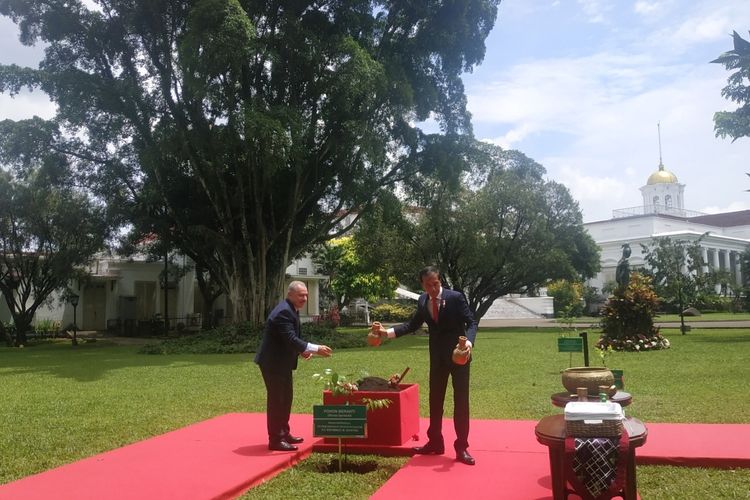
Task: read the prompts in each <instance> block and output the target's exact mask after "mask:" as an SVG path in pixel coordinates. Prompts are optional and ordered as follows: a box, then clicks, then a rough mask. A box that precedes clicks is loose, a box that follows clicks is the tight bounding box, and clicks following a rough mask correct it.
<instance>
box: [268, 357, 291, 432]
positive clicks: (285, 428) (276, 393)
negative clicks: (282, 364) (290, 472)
mask: <svg viewBox="0 0 750 500" xmlns="http://www.w3.org/2000/svg"><path fill="white" fill-rule="evenodd" d="M260 373H261V374H262V375H263V382H265V384H266V425H267V427H268V442H269V443H278V442H279V441H281V440H282V439H284V438H286V436H288V435H289V415H290V414H291V412H292V399H293V397H294V383H293V380H292V371H291V370H289V371H281V372H279V371H278V368H277V369H276V370H270V369H268V367H264V366H262V365H261V367H260Z"/></svg>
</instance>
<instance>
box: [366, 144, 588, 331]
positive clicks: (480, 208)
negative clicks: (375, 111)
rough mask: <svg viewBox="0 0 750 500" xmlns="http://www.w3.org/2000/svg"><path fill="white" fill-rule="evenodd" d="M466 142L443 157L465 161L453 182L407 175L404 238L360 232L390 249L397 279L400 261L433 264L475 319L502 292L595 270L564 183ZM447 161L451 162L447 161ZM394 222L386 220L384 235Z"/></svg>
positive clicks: (519, 156) (513, 154)
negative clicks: (413, 208) (409, 207)
mask: <svg viewBox="0 0 750 500" xmlns="http://www.w3.org/2000/svg"><path fill="white" fill-rule="evenodd" d="M467 146H469V147H466V148H465V150H464V151H465V154H464V155H453V154H452V155H448V158H456V157H457V156H458V157H462V158H463V159H464V160H465V161H466V163H467V166H466V167H460V168H459V170H464V169H465V170H466V173H465V174H463V175H462V176H460V177H459V178H460V179H461V180H460V182H458V183H455V182H451V179H453V176H451V175H447V174H446V170H443V172H442V173H443V176H444V177H442V178H441V177H440V172H438V173H437V174H438V175H429V176H427V175H425V176H416V177H415V178H414V179H413V182H412V183H411V187H412V189H411V191H410V194H411V197H410V199H409V201H410V202H412V203H416V204H417V206H418V207H421V209H420V210H418V212H417V213H416V214H414V215H412V216H410V217H407V218H406V222H408V221H409V219H411V221H412V223H411V229H410V230H409V231H403V232H401V233H400V234H402V235H408V236H406V239H404V240H401V241H398V240H396V239H391V240H387V239H383V240H379V238H378V236H377V232H376V231H370V232H369V233H366V234H370V235H371V240H370V242H369V244H368V246H370V247H372V248H379V247H378V245H380V246H384V247H390V248H392V249H396V252H397V254H396V256H395V262H394V264H393V266H394V268H395V269H401V270H402V272H394V274H395V275H397V276H399V277H400V278H401V277H402V276H403V271H404V270H403V267H402V265H403V263H410V264H412V263H413V262H415V261H417V262H421V265H424V264H436V265H437V266H438V267H440V269H441V271H442V273H443V278H444V280H445V283H446V285H448V286H450V287H451V288H453V289H455V290H459V291H462V292H464V293H465V294H466V296H467V299H468V302H469V307H470V308H471V310H472V311H473V312H474V313H475V314H476V317H477V318H481V317H482V316H484V314H485V313H486V312H487V310H488V309H489V308H490V306H491V305H492V303H493V302H494V301H495V299H497V298H499V297H501V296H503V295H507V294H509V293H519V292H527V293H533V292H535V291H536V290H537V289H538V288H540V287H541V286H544V285H545V284H546V283H547V282H549V281H550V280H554V279H570V280H580V279H586V278H589V277H591V276H593V275H594V274H595V273H596V272H597V271H598V269H599V249H598V247H597V245H596V243H595V242H594V241H593V239H592V238H591V237H590V236H589V235H588V233H587V232H586V230H585V229H584V227H583V222H582V217H581V212H580V209H579V208H578V205H577V203H576V202H575V201H574V200H573V199H572V197H571V196H570V193H569V192H568V190H567V189H566V188H565V187H564V186H562V185H560V184H558V183H556V182H552V181H547V180H545V179H544V174H545V170H544V167H542V166H541V165H539V164H538V163H536V162H535V161H533V160H532V159H530V158H528V157H526V156H525V155H524V154H523V153H520V152H519V151H513V150H509V151H506V150H503V149H501V148H498V147H495V146H491V145H488V144H482V143H474V144H471V145H467ZM450 163H452V164H453V165H454V167H455V160H452V162H448V164H450ZM447 168H448V165H446V169H447ZM402 224H404V220H403V219H401V220H400V221H399V222H398V223H397V224H391V225H390V226H391V229H392V230H391V232H389V233H388V234H391V235H393V228H398V227H400V226H401V225H402ZM384 225H387V224H384ZM358 234H359V233H358ZM364 236H365V234H363V235H362V237H364ZM410 274H411V275H412V276H414V275H415V274H416V269H414V268H412V269H411V271H410ZM411 284H412V285H413V284H414V283H413V282H412V283H411Z"/></svg>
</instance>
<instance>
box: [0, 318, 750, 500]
mask: <svg viewBox="0 0 750 500" xmlns="http://www.w3.org/2000/svg"><path fill="white" fill-rule="evenodd" d="M560 331H561V330H560V329H518V328H515V329H486V330H485V329H482V330H481V331H480V333H479V335H478V340H477V345H476V350H475V352H474V359H475V361H474V364H473V365H472V395H471V396H472V417H473V418H495V419H508V418H511V419H539V418H541V417H543V416H545V415H549V414H550V413H552V412H554V411H556V410H554V409H553V407H552V406H551V404H550V399H549V396H550V394H551V393H553V392H559V391H561V390H563V388H562V385H561V384H560V371H561V370H562V369H564V368H567V367H568V366H571V365H572V366H579V365H582V364H583V357H582V355H581V354H580V353H575V354H573V355H572V356H571V355H569V354H564V353H558V352H557V350H556V338H557V337H558V335H559V333H560ZM364 332H365V330H364V329H362V330H361V334H362V335H364ZM663 333H664V334H665V335H666V336H667V337H668V338H669V339H670V340H671V341H672V346H673V347H672V349H669V350H666V351H657V352H649V353H615V354H613V355H612V356H611V358H610V359H609V360H608V365H609V366H610V368H621V369H623V370H624V373H625V375H624V377H625V386H626V390H628V391H629V392H631V393H632V394H633V395H634V400H633V404H632V405H631V406H629V407H628V408H626V413H627V414H628V415H631V416H635V417H637V418H640V419H641V420H643V421H644V422H646V423H648V422H704V423H721V422H725V423H748V421H749V420H750V417H748V415H750V400H749V398H747V389H746V382H747V380H748V377H749V376H750V368H748V365H747V361H746V360H747V355H748V352H750V351H749V349H750V330H746V329H700V328H695V329H694V330H693V331H692V332H690V333H689V334H688V335H680V334H679V332H678V331H677V330H676V329H665V330H664V331H663ZM596 338H597V335H596V333H595V332H591V334H590V335H589V343H590V344H592V345H593V343H594V342H595V341H596ZM591 353H592V365H593V364H596V363H597V362H598V358H597V357H596V355H595V354H596V353H595V351H594V350H592V351H591ZM427 363H428V359H427V338H426V337H424V336H407V337H404V338H401V339H398V340H396V341H388V342H386V343H384V344H383V345H382V346H381V347H379V348H356V349H347V350H338V351H336V352H335V353H334V357H333V358H331V359H329V360H327V359H314V360H311V361H309V362H302V363H300V367H299V369H298V370H297V373H296V375H295V400H294V407H293V411H294V412H297V413H309V412H310V411H311V410H310V407H311V406H312V405H313V404H317V403H319V402H320V400H321V387H320V386H319V385H318V384H317V383H316V382H314V381H313V380H312V374H313V373H315V372H318V371H320V370H322V369H324V368H326V367H330V368H334V369H336V370H337V371H339V372H340V373H357V372H358V371H359V370H360V369H362V368H365V369H367V370H368V371H369V372H370V374H371V375H374V376H379V377H383V378H387V377H388V376H390V375H391V374H393V373H397V372H398V373H400V372H401V371H403V369H404V368H405V367H406V366H409V367H410V368H411V371H410V372H409V374H408V375H407V378H406V382H412V383H418V384H420V386H421V388H426V387H427ZM0 384H2V390H0V421H2V422H3V423H4V425H3V426H2V430H0V457H2V467H0V483H5V482H8V481H12V480H14V479H18V478H21V477H24V476H27V475H30V474H33V473H36V472H40V471H43V470H46V469H49V468H52V467H56V466H59V465H62V464H64V463H68V462H71V461H74V460H78V459H81V458H84V457H88V456H91V455H94V454H96V453H100V452H102V451H106V450H109V449H113V448H117V447H119V446H122V445H125V444H128V443H132V442H135V441H139V440H141V439H145V438H148V437H150V436H154V435H157V434H161V433H164V432H167V431H169V430H172V429H176V428H180V427H183V426H185V425H188V424H190V423H193V422H198V421H201V420H205V419H207V418H210V417H212V416H215V415H220V414H224V413H227V412H263V411H264V408H265V391H264V386H263V382H262V380H261V377H260V373H259V370H258V369H257V367H256V366H255V365H254V364H253V363H252V362H251V355H249V354H220V355H219V354H217V355H214V354H208V355H198V354H190V355H188V354H183V355H173V356H154V355H141V354H137V347H128V346H114V345H107V344H106V343H104V342H97V343H92V344H81V345H79V346H78V348H75V349H73V348H71V346H70V345H69V343H64V344H58V343H51V344H43V345H38V346H35V347H31V348H26V349H9V348H0ZM449 391H450V389H449ZM420 399H421V401H420V405H421V406H420V413H421V415H422V416H426V415H427V414H428V411H427V393H426V390H425V389H423V392H422V395H421V398H420ZM451 399H452V398H450V397H448V398H446V415H451V414H452V411H453V410H452V407H451ZM719 403H731V404H719ZM316 459H317V457H316ZM375 460H377V461H378V464H379V466H381V465H382V467H381V468H382V469H383V472H384V473H385V474H386V476H385V477H387V475H389V474H390V472H388V471H389V470H391V469H389V467H391V465H389V464H390V462H389V460H392V459H385V458H380V457H378V458H376V459H375ZM306 462H307V461H306ZM310 466H314V462H307V463H306V464H305V463H303V464H301V465H300V466H298V467H295V468H294V469H291V470H289V471H287V472H285V473H283V474H281V475H279V476H278V477H277V478H275V479H274V480H272V481H271V482H270V483H269V484H268V485H265V486H263V490H258V491H259V492H263V496H262V497H263V498H275V497H276V495H277V494H278V496H279V498H281V497H282V496H284V497H288V494H286V493H283V492H284V491H286V490H285V489H284V488H286V487H287V486H284V482H285V481H290V482H291V483H292V484H294V485H295V488H300V489H301V490H298V489H296V490H295V491H306V492H307V491H323V488H324V485H325V484H328V483H339V482H348V481H353V482H358V481H360V480H361V479H362V478H361V477H356V478H355V477H351V478H349V476H359V475H357V474H348V475H345V476H346V477H339V475H336V474H325V475H324V476H321V475H320V474H319V473H316V472H314V471H310V470H307V469H306V467H310ZM398 466H399V464H398V463H396V465H394V466H393V467H395V468H398ZM379 473H380V472H379ZM379 473H378V474H379ZM638 473H639V490H640V492H641V494H642V495H643V497H644V498H699V497H704V498H707V497H710V496H711V495H709V494H706V495H698V496H696V495H695V494H694V493H695V492H696V491H706V492H713V491H714V490H713V489H712V488H714V487H715V485H716V484H720V485H722V488H724V487H726V489H725V490H722V491H726V493H725V494H726V495H727V496H724V497H723V498H738V497H737V496H731V495H733V494H734V493H733V492H737V491H745V492H746V491H748V488H747V485H748V484H749V483H750V471H748V470H747V469H743V470H737V471H721V470H706V471H700V470H697V469H685V468H670V467H654V466H648V467H646V466H642V467H639V468H638ZM290 475H291V476H292V479H291V480H290V479H288V476H290ZM384 480H385V478H384V476H381V475H377V476H376V477H369V478H367V479H366V480H365V481H364V483H366V484H367V485H368V486H369V487H371V488H372V489H367V488H365V487H363V486H361V485H359V486H358V485H355V486H353V488H354V489H353V490H352V491H356V492H357V493H356V494H355V493H351V494H349V493H347V494H344V497H346V498H358V496H357V495H359V494H360V492H365V493H361V495H362V496H361V498H366V497H367V496H369V494H370V493H371V492H372V491H374V489H377V487H378V485H379V484H381V483H382V482H383V481H384ZM308 481H309V483H308ZM667 483H669V486H667ZM734 484H737V485H739V486H737V487H736V488H735V486H733V485H734ZM306 485H307V486H306ZM277 488H278V490H277ZM306 488H308V489H306ZM343 488H345V486H343V485H342V484H339V485H337V486H336V491H344V490H342V489H343ZM325 491H328V490H325ZM346 491H349V490H346ZM368 491H369V492H370V493H366V492H368ZM256 494H260V493H255V492H251V493H250V495H256ZM305 496H306V497H309V498H313V497H315V495H313V496H309V495H308V494H305ZM326 496H330V494H328V495H320V496H317V498H324V497H326ZM740 497H741V496H740ZM248 498H252V497H248ZM713 498H722V497H721V496H719V497H716V496H714V497H713Z"/></svg>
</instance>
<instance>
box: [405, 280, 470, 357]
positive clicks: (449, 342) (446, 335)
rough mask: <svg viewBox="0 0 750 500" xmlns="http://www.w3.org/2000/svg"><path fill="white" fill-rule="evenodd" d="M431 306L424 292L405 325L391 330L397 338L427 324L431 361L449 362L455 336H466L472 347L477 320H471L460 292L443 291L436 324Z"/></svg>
mask: <svg viewBox="0 0 750 500" xmlns="http://www.w3.org/2000/svg"><path fill="white" fill-rule="evenodd" d="M429 307H432V306H431V302H430V296H429V295H428V294H426V293H423V294H422V295H420V296H419V299H418V300H417V311H416V312H415V313H414V316H412V318H411V319H410V320H409V321H408V322H407V323H402V324H400V325H398V326H395V327H394V328H393V330H394V332H395V334H396V337H400V336H402V335H406V334H407V333H411V332H414V331H416V330H417V328H419V327H420V326H422V324H423V323H427V328H428V332H429V334H430V361H431V362H432V361H437V360H442V361H444V362H450V360H451V355H452V354H453V349H454V348H455V347H456V344H458V337H460V336H462V335H463V336H465V337H467V338H468V339H469V340H470V341H471V343H472V344H474V340H475V339H476V337H477V320H476V319H475V318H474V315H473V314H472V312H471V310H470V309H469V304H468V303H467V302H466V297H464V295H463V294H462V293H460V292H456V291H453V290H447V289H445V288H443V294H442V302H441V304H440V311H439V313H438V322H437V324H435V321H434V320H433V319H432V315H431V314H430V312H429V310H428V308H429Z"/></svg>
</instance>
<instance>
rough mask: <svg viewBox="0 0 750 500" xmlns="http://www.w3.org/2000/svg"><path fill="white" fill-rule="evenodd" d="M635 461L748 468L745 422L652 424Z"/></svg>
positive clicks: (749, 455) (748, 441)
mask: <svg viewBox="0 0 750 500" xmlns="http://www.w3.org/2000/svg"><path fill="white" fill-rule="evenodd" d="M645 424H646V427H647V428H648V439H647V440H646V444H644V445H643V446H642V447H640V448H638V451H637V452H636V463H638V464H654V465H656V464H658V465H681V466H688V467H746V468H747V467H750V425H748V424H652V423H648V422H645Z"/></svg>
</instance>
